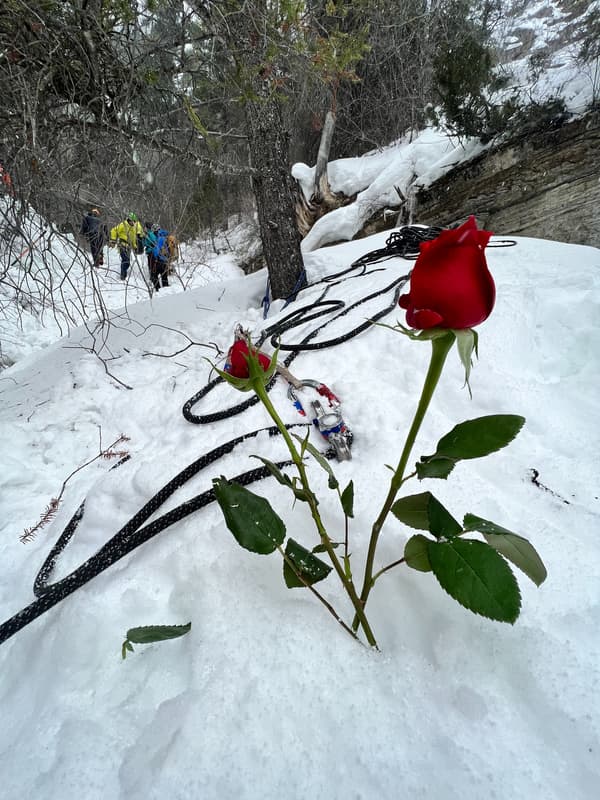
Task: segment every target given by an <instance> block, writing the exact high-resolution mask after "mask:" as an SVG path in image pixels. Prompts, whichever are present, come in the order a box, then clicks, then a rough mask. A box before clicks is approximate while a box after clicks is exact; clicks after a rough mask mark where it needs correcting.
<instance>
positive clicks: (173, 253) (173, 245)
mask: <svg viewBox="0 0 600 800" xmlns="http://www.w3.org/2000/svg"><path fill="white" fill-rule="evenodd" d="M167 248H168V251H169V256H168V260H169V264H171V263H172V262H173V261H178V260H179V242H178V241H177V237H176V236H175V235H174V234H172V233H170V234H169V235H168V236H167Z"/></svg>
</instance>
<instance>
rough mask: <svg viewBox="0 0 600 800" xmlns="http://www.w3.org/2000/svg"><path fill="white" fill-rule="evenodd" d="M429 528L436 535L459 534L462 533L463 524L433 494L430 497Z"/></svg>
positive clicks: (450, 535) (449, 535) (449, 536)
mask: <svg viewBox="0 0 600 800" xmlns="http://www.w3.org/2000/svg"><path fill="white" fill-rule="evenodd" d="M428 513H429V530H430V531H431V533H433V535H434V536H436V537H438V538H439V537H442V536H443V537H448V538H451V537H452V536H458V535H459V534H460V533H462V526H461V524H460V523H459V522H457V521H456V520H455V519H454V517H453V516H452V514H451V513H450V512H449V511H448V510H447V509H445V508H444V506H443V505H442V504H441V503H440V501H439V500H436V498H435V497H434V496H433V495H431V497H430V499H429V507H428Z"/></svg>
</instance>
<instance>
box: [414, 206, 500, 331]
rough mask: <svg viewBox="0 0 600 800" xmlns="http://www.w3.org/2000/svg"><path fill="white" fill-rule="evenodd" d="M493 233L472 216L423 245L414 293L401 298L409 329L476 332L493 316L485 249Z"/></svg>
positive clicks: (492, 292)
mask: <svg viewBox="0 0 600 800" xmlns="http://www.w3.org/2000/svg"><path fill="white" fill-rule="evenodd" d="M491 235H492V234H491V232H490V231H481V230H478V229H477V223H476V222H475V217H473V216H471V217H469V219H468V220H467V221H466V222H465V223H464V225H461V226H460V227H459V228H455V229H453V230H445V231H442V232H441V234H440V235H439V236H438V237H437V239H434V240H433V241H431V242H423V244H422V245H421V248H420V254H419V257H418V258H417V261H416V263H415V266H414V269H413V271H412V275H411V278H410V292H409V293H408V294H403V295H402V297H401V298H400V300H399V305H400V306H401V308H405V309H406V321H407V323H408V324H409V325H410V327H411V328H419V329H420V330H425V329H426V328H436V327H439V328H455V329H461V328H472V327H473V326H474V325H479V323H480V322H483V321H484V320H485V319H487V318H488V317H489V315H490V314H491V313H492V309H493V307H494V301H495V299H496V287H495V286H494V279H493V278H492V276H491V275H490V272H489V270H488V268H487V264H486V261H485V254H484V248H485V246H486V244H487V243H488V241H489V238H490V236H491Z"/></svg>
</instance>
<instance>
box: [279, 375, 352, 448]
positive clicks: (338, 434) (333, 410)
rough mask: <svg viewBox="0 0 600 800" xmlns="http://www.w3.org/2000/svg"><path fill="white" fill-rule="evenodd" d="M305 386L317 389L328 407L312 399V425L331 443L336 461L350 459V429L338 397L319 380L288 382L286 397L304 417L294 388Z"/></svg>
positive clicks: (304, 415)
mask: <svg viewBox="0 0 600 800" xmlns="http://www.w3.org/2000/svg"><path fill="white" fill-rule="evenodd" d="M305 386H310V387H312V388H313V389H316V390H317V393H318V394H320V395H321V397H324V398H325V399H326V400H327V402H328V404H329V408H323V406H322V405H321V403H320V402H319V401H318V400H313V401H312V402H311V406H312V409H313V413H314V417H313V420H312V421H313V425H315V426H316V427H317V428H318V430H319V433H320V434H321V436H323V438H324V439H326V440H327V441H328V442H329V444H331V445H332V446H333V448H334V450H335V454H336V457H337V459H338V461H350V459H351V458H352V453H351V451H350V447H351V446H352V431H351V430H350V429H349V428H348V426H347V425H346V423H345V422H344V418H343V417H342V412H341V402H340V400H339V398H338V397H336V395H335V394H334V393H333V392H332V391H331V389H330V388H329V387H328V386H326V385H325V384H324V383H321V382H320V381H313V380H302V381H296V383H295V385H292V384H291V383H290V385H289V387H288V397H289V398H290V400H291V401H292V402H293V404H294V407H295V408H296V410H297V411H298V413H299V414H300V415H301V416H303V417H306V416H307V414H306V411H305V410H304V406H303V405H302V403H301V401H300V399H299V398H298V395H297V394H296V392H295V389H302V388H304V387H305Z"/></svg>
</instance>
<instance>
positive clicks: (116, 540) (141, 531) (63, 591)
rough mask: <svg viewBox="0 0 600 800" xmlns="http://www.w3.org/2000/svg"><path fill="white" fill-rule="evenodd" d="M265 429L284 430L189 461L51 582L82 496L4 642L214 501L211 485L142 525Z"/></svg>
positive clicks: (260, 473) (5, 630)
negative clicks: (92, 550)
mask: <svg viewBox="0 0 600 800" xmlns="http://www.w3.org/2000/svg"><path fill="white" fill-rule="evenodd" d="M288 427H290V428H294V427H300V428H306V427H308V426H307V425H306V424H304V423H298V424H297V425H290V426H288ZM262 431H267V432H268V434H269V435H270V436H276V435H278V434H279V433H280V431H279V429H278V428H277V427H271V428H261V429H259V430H256V431H252V432H251V433H246V434H244V435H243V436H238V437H237V438H236V439H232V440H231V441H229V442H227V443H226V444H223V445H220V446H219V447H217V448H215V449H214V450H211V451H210V452H209V453H206V454H205V455H203V456H201V457H200V458H199V459H197V460H196V461H194V462H193V463H192V464H189V465H188V466H187V467H186V468H185V469H183V470H182V471H181V472H179V473H178V474H177V475H176V476H175V477H174V478H172V479H171V480H170V481H169V482H168V483H167V484H166V485H165V486H164V487H163V488H162V489H161V490H160V491H159V492H157V493H156V494H155V495H154V497H152V498H151V499H150V500H149V501H148V502H147V503H146V504H145V505H144V506H143V507H142V508H141V509H140V510H139V511H138V512H137V513H136V514H135V515H134V516H133V517H132V518H131V519H130V520H129V522H127V524H126V525H124V527H122V528H121V530H120V531H118V533H116V534H115V535H114V536H113V537H112V538H111V539H109V540H108V542H106V544H104V545H103V546H102V547H101V548H100V549H99V550H97V551H96V552H95V553H94V555H92V556H91V557H90V558H88V559H87V561H84V562H83V564H81V565H80V566H79V567H77V568H76V569H75V570H73V572H71V573H69V574H68V575H67V576H66V577H64V578H61V579H60V580H58V581H56V582H55V583H48V581H49V579H50V577H51V575H52V572H53V570H54V567H55V566H56V562H57V560H58V558H59V556H60V555H61V553H62V552H63V551H64V549H65V547H66V546H67V545H68V543H69V541H70V540H71V538H72V537H73V534H74V533H75V531H76V530H77V526H78V525H79V522H80V521H81V519H82V517H83V512H84V510H85V500H84V501H83V503H81V505H80V506H79V508H78V509H77V511H76V512H75V513H74V514H73V516H72V517H71V519H70V521H69V523H68V525H67V526H66V528H65V529H64V531H63V532H62V534H61V535H60V537H59V539H58V540H57V542H56V544H55V545H54V547H53V548H52V550H51V551H50V553H49V555H48V557H47V558H46V560H45V561H44V564H43V565H42V567H41V569H40V571H39V572H38V574H37V576H36V578H35V581H34V593H35V595H36V597H37V599H36V600H34V601H33V602H32V603H30V604H29V605H28V606H26V607H25V608H23V609H21V611H19V612H18V613H17V614H15V615H14V616H12V617H11V618H10V619H8V620H7V621H6V622H4V623H3V624H2V625H0V644H1V643H2V642H5V641H6V640H7V639H9V638H10V637H11V636H13V635H14V634H15V633H17V632H18V631H20V630H21V629H22V628H24V627H25V626H26V625H28V624H29V623H30V622H33V620H35V619H37V617H39V616H41V614H43V613H44V612H46V611H48V610H49V609H50V608H52V607H53V606H55V605H56V604H57V603H60V601H61V600H64V599H65V597H68V596H69V595H70V594H72V593H73V592H74V591H75V590H76V589H79V588H80V587H81V586H83V585H84V584H86V583H87V582H88V581H90V580H91V579H92V578H94V577H96V575H99V574H100V573H101V572H104V570H106V569H108V568H109V567H110V566H112V565H113V564H115V563H116V562H117V561H119V560H120V559H121V558H123V557H124V556H125V555H127V554H128V553H130V552H131V551H132V550H135V548H136V547H139V546H140V545H141V544H144V542H147V541H148V540H149V539H151V538H152V537H153V536H156V535H157V534H158V533H160V532H161V531H164V530H166V528H168V527H170V526H171V525H173V524H175V523H176V522H179V521H180V520H182V519H184V518H185V517H187V516H189V515H190V514H193V513H194V512H195V511H198V509H200V508H204V506H206V505H208V504H209V503H212V502H213V501H214V500H215V494H214V490H213V489H212V488H211V489H208V490H207V491H205V492H202V493H201V494H198V495H196V496H195V497H192V498H191V499H190V500H187V501H186V502H185V503H181V504H180V505H179V506H177V507H176V508H174V509H172V510H171V511H168V512H167V513H166V514H163V515H162V516H160V517H158V518H157V519H155V520H153V521H152V522H150V523H149V524H148V525H144V524H143V523H145V522H146V521H147V520H148V519H149V518H150V517H151V516H152V514H154V513H155V512H156V511H157V510H158V509H159V508H160V507H161V506H162V504H163V503H164V502H165V501H166V500H167V499H168V498H169V497H171V495H172V494H173V493H174V492H175V491H176V490H177V489H179V488H180V487H181V486H183V485H184V484H185V483H186V482H187V481H189V480H190V479H191V478H192V477H194V476H195V475H197V474H198V473H199V472H200V471H201V470H203V469H204V468H205V467H207V466H209V465H210V464H212V463H213V462H215V461H217V459H219V458H221V457H222V456H224V455H227V454H228V453H231V451H232V450H233V449H234V448H235V447H236V446H237V445H239V444H240V443H241V442H243V441H245V440H246V439H250V438H253V437H254V436H256V435H257V434H259V433H261V432H262ZM323 455H324V456H325V457H326V458H330V459H331V458H333V457H334V456H335V451H334V450H333V448H331V449H329V450H327V451H326V452H325V453H324V454H323ZM126 460H127V459H122V460H121V461H120V462H119V463H118V464H115V466H114V467H113V469H114V468H116V467H118V466H120V465H121V464H122V463H123V462H124V461H126ZM291 463H292V462H291V461H289V460H288V461H281V462H278V463H277V464H276V466H277V467H278V468H279V469H281V468H283V467H286V466H289V465H290V464H291ZM270 474H271V473H270V472H269V470H268V469H267V467H257V468H255V469H251V470H249V471H248V472H243V473H242V474H240V475H237V476H236V477H235V478H232V480H233V481H234V482H235V483H239V484H241V485H242V486H248V485H249V484H251V483H253V482H254V481H257V480H260V479H262V478H266V477H267V476H268V475H270Z"/></svg>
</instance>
